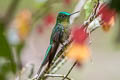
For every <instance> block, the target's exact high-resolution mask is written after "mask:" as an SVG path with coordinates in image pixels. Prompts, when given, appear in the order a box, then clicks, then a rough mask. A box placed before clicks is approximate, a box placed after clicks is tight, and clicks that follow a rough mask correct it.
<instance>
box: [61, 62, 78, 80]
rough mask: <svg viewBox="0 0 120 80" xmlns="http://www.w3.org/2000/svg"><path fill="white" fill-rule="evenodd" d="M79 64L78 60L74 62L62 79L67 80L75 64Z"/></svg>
mask: <svg viewBox="0 0 120 80" xmlns="http://www.w3.org/2000/svg"><path fill="white" fill-rule="evenodd" d="M76 64H77V61H75V62H74V64H73V66H72V67H71V68H70V70H69V71H68V73H67V75H66V76H65V77H64V78H63V79H62V80H65V79H66V78H67V77H68V75H69V74H70V72H71V71H72V69H73V68H74V66H75V65H76Z"/></svg>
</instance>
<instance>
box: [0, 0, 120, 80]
mask: <svg viewBox="0 0 120 80" xmlns="http://www.w3.org/2000/svg"><path fill="white" fill-rule="evenodd" d="M83 1H84V0H83ZM85 1H89V0H85ZM116 1H117V0H116ZM79 2H80V0H0V78H1V80H14V79H15V78H14V77H16V76H15V75H14V73H15V74H18V73H16V72H17V70H21V69H23V68H24V67H26V65H28V64H32V66H34V70H33V75H35V74H36V73H37V71H38V68H39V66H40V64H41V62H42V60H43V58H44V55H45V52H46V49H47V48H48V45H49V39H50V36H51V32H52V28H53V27H54V25H55V21H56V16H57V14H58V13H59V12H60V11H66V12H69V13H72V12H73V11H74V9H75V7H76V6H77V5H78V3H79ZM118 2H119V1H118ZM11 4H12V6H11ZM91 5H94V4H91ZM89 10H90V12H92V10H91V9H89ZM85 17H86V11H85V9H84V8H82V9H81V12H80V15H79V16H78V17H77V18H76V19H75V21H74V22H73V24H72V25H75V24H78V25H80V24H83V22H84V20H86V18H85ZM118 18H120V17H118ZM119 27H120V25H119V19H117V21H116V24H115V25H114V26H113V27H111V29H110V31H109V32H104V31H103V30H102V29H101V28H98V29H97V30H95V31H94V32H93V33H92V34H91V39H92V44H91V45H90V50H91V55H92V59H93V62H91V61H90V60H89V61H88V62H87V63H86V64H84V66H82V67H80V68H78V67H75V68H74V69H73V70H72V72H71V73H70V75H69V76H70V77H71V78H73V79H74V80H120V69H119V68H120V43H119V41H118V38H119V37H120V35H119V34H118V30H120V29H119ZM11 56H12V57H11ZM10 61H12V62H10ZM72 64H73V62H72V61H70V60H68V61H67V63H66V64H65V65H63V66H62V67H61V69H60V70H59V71H58V72H57V73H59V74H66V73H67V72H68V70H69V69H70V67H71V66H72ZM23 72H24V70H23ZM16 80H17V79H16ZM21 80H27V79H21ZM48 80H61V79H59V78H49V79H48Z"/></svg>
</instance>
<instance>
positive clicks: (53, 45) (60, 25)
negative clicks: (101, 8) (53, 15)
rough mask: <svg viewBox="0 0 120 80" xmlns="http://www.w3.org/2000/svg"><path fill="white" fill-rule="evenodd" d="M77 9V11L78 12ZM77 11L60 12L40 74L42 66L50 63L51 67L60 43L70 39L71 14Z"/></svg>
mask: <svg viewBox="0 0 120 80" xmlns="http://www.w3.org/2000/svg"><path fill="white" fill-rule="evenodd" d="M78 12H80V11H77V12H75V13H78ZM75 13H72V14H70V13H68V12H59V13H58V16H57V20H56V24H55V27H54V28H53V30H52V34H51V37H50V44H49V46H48V49H47V51H46V54H45V57H44V59H43V62H42V64H41V66H40V68H39V70H38V73H37V74H38V75H39V74H40V72H41V70H42V68H43V67H44V66H45V65H46V64H47V63H48V67H50V65H51V63H52V60H53V59H54V57H55V55H56V52H57V49H58V47H59V45H60V44H61V45H63V43H64V42H65V41H66V40H68V38H69V34H70V27H69V24H70V16H71V15H73V14H75Z"/></svg>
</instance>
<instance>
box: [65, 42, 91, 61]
mask: <svg viewBox="0 0 120 80" xmlns="http://www.w3.org/2000/svg"><path fill="white" fill-rule="evenodd" d="M67 51H68V52H67V54H66V56H67V57H68V58H70V59H73V60H75V61H78V62H80V63H81V62H84V61H86V60H88V58H89V57H90V54H89V49H88V46H87V45H80V44H77V43H72V44H71V46H69V47H68V49H67Z"/></svg>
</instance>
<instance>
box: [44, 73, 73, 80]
mask: <svg viewBox="0 0 120 80" xmlns="http://www.w3.org/2000/svg"><path fill="white" fill-rule="evenodd" d="M45 76H47V77H60V78H64V77H66V75H61V74H45ZM66 79H68V80H72V79H71V78H69V77H66Z"/></svg>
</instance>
